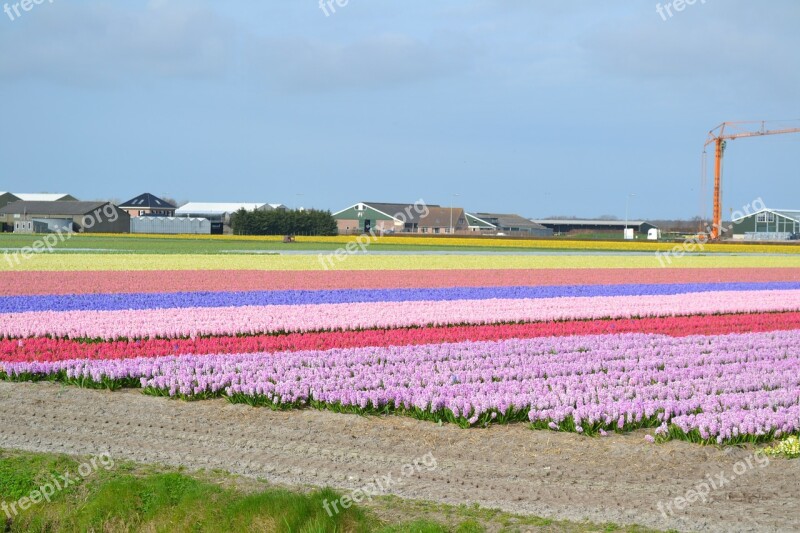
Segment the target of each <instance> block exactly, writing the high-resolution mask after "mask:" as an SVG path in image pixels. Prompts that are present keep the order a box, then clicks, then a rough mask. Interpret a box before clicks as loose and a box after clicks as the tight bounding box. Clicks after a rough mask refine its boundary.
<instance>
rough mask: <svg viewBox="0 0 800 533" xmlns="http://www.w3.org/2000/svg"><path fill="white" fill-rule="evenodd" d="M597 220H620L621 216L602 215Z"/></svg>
mask: <svg viewBox="0 0 800 533" xmlns="http://www.w3.org/2000/svg"><path fill="white" fill-rule="evenodd" d="M597 220H619V218H617V217H616V216H614V215H600V216H599V217H597Z"/></svg>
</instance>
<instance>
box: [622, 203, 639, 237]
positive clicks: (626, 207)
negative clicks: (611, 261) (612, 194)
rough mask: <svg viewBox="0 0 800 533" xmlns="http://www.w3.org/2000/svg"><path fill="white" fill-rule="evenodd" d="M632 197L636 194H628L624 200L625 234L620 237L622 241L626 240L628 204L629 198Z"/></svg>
mask: <svg viewBox="0 0 800 533" xmlns="http://www.w3.org/2000/svg"><path fill="white" fill-rule="evenodd" d="M634 196H636V193H630V194H628V196H627V197H626V198H625V233H624V234H623V235H622V239H623V240H625V239H627V238H628V204H630V201H631V198H633V197H634Z"/></svg>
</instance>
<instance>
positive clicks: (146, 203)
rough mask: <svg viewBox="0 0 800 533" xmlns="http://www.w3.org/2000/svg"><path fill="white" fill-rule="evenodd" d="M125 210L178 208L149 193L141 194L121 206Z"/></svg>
mask: <svg viewBox="0 0 800 533" xmlns="http://www.w3.org/2000/svg"><path fill="white" fill-rule="evenodd" d="M119 207H122V208H123V209H175V208H176V206H174V205H172V204H171V203H169V202H167V201H166V200H162V199H161V198H159V197H158V196H153V195H152V194H150V193H149V192H146V193H144V194H140V195H139V196H137V197H136V198H132V199H130V200H128V201H127V202H125V203H122V204H119Z"/></svg>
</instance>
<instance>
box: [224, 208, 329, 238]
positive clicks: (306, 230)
mask: <svg viewBox="0 0 800 533" xmlns="http://www.w3.org/2000/svg"><path fill="white" fill-rule="evenodd" d="M231 229H232V230H233V233H234V234H235V235H289V234H293V235H336V234H337V233H338V231H337V224H336V220H335V219H334V218H333V216H332V215H331V212H330V211H319V210H317V209H306V210H303V211H298V210H289V209H277V210H270V211H257V210H256V211H247V210H245V209H240V210H239V211H237V212H236V213H234V214H233V215H231Z"/></svg>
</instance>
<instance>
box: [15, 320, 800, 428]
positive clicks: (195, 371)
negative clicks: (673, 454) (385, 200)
mask: <svg viewBox="0 0 800 533" xmlns="http://www.w3.org/2000/svg"><path fill="white" fill-rule="evenodd" d="M1 365H2V366H0V369H2V370H3V371H4V372H5V373H7V374H9V375H11V376H15V375H20V374H22V375H26V374H40V375H48V374H52V373H56V372H66V374H67V375H68V376H69V377H71V378H76V377H86V378H91V379H93V380H95V381H99V380H101V379H103V378H107V379H112V380H122V379H126V380H128V379H131V378H132V379H139V380H140V382H141V385H142V387H149V388H152V389H156V390H160V391H164V392H165V393H168V394H170V395H173V396H177V395H181V396H194V395H201V394H222V395H227V396H245V397H253V398H262V399H265V400H266V401H269V402H273V403H276V404H286V405H307V404H309V403H311V402H319V403H322V404H328V405H338V406H344V407H347V406H351V407H358V408H361V409H366V408H373V409H381V408H384V407H386V406H387V405H389V406H393V407H395V408H402V409H407V410H410V409H415V408H416V409H420V410H423V411H429V412H442V411H445V410H449V411H450V412H452V413H453V414H454V415H455V416H456V417H458V418H460V419H462V420H465V421H466V422H468V423H469V424H475V423H478V422H480V421H488V420H490V419H491V417H492V415H495V416H496V417H500V418H501V419H502V417H503V416H504V415H506V414H509V415H511V414H513V413H523V414H524V415H525V416H526V417H527V419H528V420H530V421H531V422H533V423H536V424H539V425H542V426H541V427H547V426H548V425H550V427H554V428H559V427H560V424H562V423H564V422H566V421H567V420H569V419H571V420H572V421H573V422H574V424H575V427H580V428H581V429H583V430H585V429H586V428H592V427H595V428H596V427H601V428H605V429H607V430H610V429H615V428H619V429H626V428H631V427H638V425H641V424H643V423H645V422H648V425H649V426H650V427H656V426H659V424H660V427H659V429H658V430H657V431H656V434H658V435H662V434H665V433H666V428H667V425H668V424H669V425H672V426H674V427H676V428H679V429H680V430H682V431H684V432H686V433H690V432H696V433H697V434H699V435H700V436H701V437H702V438H703V439H705V440H714V439H716V440H717V441H719V442H723V441H726V440H729V439H735V438H737V437H741V436H754V437H757V436H763V435H769V434H771V433H775V432H778V431H779V432H781V433H782V434H789V433H796V432H797V431H798V430H800V331H797V330H795V331H782V332H770V333H753V334H732V335H717V336H694V337H684V338H673V337H667V336H661V335H645V334H626V335H603V336H574V337H560V338H534V339H509V340H504V341H499V342H461V343H452V344H436V345H421V346H393V347H385V348H353V349H334V350H327V351H301V352H280V353H273V354H261V353H259V354H240V355H218V356H196V355H186V356H170V357H161V358H152V359H149V358H138V359H128V360H114V361H96V360H94V361H89V360H79V361H61V362H53V363H2V364H1ZM453 376H458V380H457V381H454V380H453V379H452V377H453ZM516 419H519V418H516Z"/></svg>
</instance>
